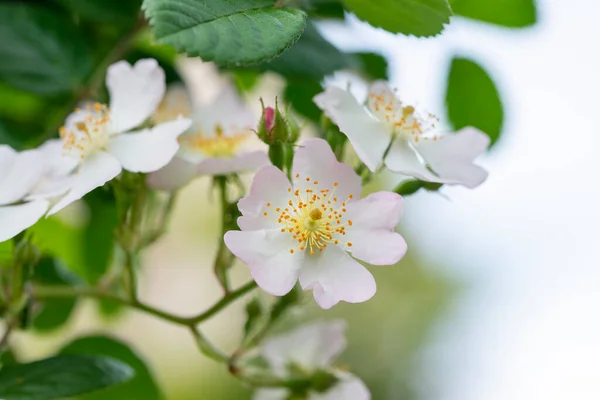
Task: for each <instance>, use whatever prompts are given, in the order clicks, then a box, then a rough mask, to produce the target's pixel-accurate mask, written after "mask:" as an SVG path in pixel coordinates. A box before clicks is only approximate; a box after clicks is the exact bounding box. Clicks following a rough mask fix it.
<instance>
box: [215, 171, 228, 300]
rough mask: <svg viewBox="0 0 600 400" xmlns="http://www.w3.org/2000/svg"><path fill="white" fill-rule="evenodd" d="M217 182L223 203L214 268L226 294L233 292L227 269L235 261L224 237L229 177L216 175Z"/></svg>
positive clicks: (226, 223)
mask: <svg viewBox="0 0 600 400" xmlns="http://www.w3.org/2000/svg"><path fill="white" fill-rule="evenodd" d="M215 182H216V184H217V186H218V190H219V195H220V197H219V199H220V203H221V235H220V237H219V249H218V250H217V257H216V258H215V263H214V267H213V269H214V272H215V275H216V277H217V280H218V281H219V284H220V285H221V287H222V288H223V291H224V292H225V295H228V294H229V292H231V285H230V283H229V274H228V273H227V272H228V271H227V270H228V269H229V268H230V267H231V264H232V263H233V257H232V256H231V253H230V252H229V249H228V248H227V246H226V245H225V241H224V239H223V236H224V235H225V231H226V230H227V226H228V220H227V217H228V215H227V212H228V208H229V201H228V199H227V197H228V196H227V178H226V177H225V176H217V177H215Z"/></svg>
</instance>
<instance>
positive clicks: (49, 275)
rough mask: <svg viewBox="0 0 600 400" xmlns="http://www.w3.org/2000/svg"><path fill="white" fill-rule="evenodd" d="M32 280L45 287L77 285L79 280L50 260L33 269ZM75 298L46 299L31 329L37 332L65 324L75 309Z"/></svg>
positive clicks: (59, 264)
mask: <svg viewBox="0 0 600 400" xmlns="http://www.w3.org/2000/svg"><path fill="white" fill-rule="evenodd" d="M33 280H34V281H35V282H38V283H42V284H46V285H72V286H74V285H78V284H80V283H81V279H79V277H77V276H76V275H75V274H73V273H72V272H71V271H69V270H68V269H67V268H66V267H65V266H64V265H62V263H61V262H60V261H58V260H55V259H52V258H44V259H43V260H42V261H40V262H39V263H38V265H37V266H36V267H35V270H34V273H33ZM75 304H76V299H75V298H59V299H47V300H44V302H43V303H42V304H41V307H42V309H41V310H40V311H39V312H38V313H37V315H35V317H34V319H33V327H34V328H35V329H37V330H39V331H48V330H52V329H56V328H59V327H60V326H62V325H63V324H64V323H66V322H67V321H68V319H69V317H70V316H71V313H72V312H73V309H74V308H75Z"/></svg>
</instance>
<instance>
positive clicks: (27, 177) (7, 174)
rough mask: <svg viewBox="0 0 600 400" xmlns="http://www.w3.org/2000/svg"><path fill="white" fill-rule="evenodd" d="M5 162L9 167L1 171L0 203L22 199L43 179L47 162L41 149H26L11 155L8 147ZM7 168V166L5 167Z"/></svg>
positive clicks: (5, 151) (9, 202)
mask: <svg viewBox="0 0 600 400" xmlns="http://www.w3.org/2000/svg"><path fill="white" fill-rule="evenodd" d="M3 153H4V156H3V158H4V160H5V161H4V163H5V164H6V165H8V164H9V163H10V161H9V160H10V159H11V158H12V163H11V165H10V166H8V167H7V169H5V170H2V171H1V172H0V174H1V175H0V205H4V204H11V203H15V202H17V201H19V200H22V199H23V198H25V196H27V194H28V193H29V192H30V191H31V190H32V189H33V188H34V187H35V185H36V184H37V183H38V182H39V181H40V179H42V177H43V175H44V172H45V169H46V164H45V162H44V158H43V156H42V153H41V152H40V151H39V150H26V151H22V152H19V153H16V154H14V156H10V155H9V153H10V151H7V150H6V149H5V150H4V151H3ZM5 168H6V167H5Z"/></svg>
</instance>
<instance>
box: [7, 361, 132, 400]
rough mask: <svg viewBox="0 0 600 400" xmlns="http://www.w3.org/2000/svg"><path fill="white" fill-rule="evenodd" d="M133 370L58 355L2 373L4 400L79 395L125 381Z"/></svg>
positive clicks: (116, 363)
mask: <svg viewBox="0 0 600 400" xmlns="http://www.w3.org/2000/svg"><path fill="white" fill-rule="evenodd" d="M132 376H133V370H132V369H131V368H130V367H128V366H127V365H125V364H123V363H122V362H119V361H116V360H113V359H111V358H107V357H100V356H95V357H90V356H56V357H52V358H48V359H46V360H41V361H36V362H33V363H30V364H14V365H6V366H4V367H3V368H2V369H1V370H0V397H1V398H2V399H4V400H52V399H60V398H63V397H70V396H77V395H80V394H83V393H89V392H93V391H96V390H100V389H104V388H107V387H110V386H114V385H117V384H119V383H122V382H125V381H127V380H128V379H130V378H131V377H132Z"/></svg>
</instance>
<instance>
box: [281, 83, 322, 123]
mask: <svg viewBox="0 0 600 400" xmlns="http://www.w3.org/2000/svg"><path fill="white" fill-rule="evenodd" d="M322 91H323V87H322V86H321V84H320V83H319V81H315V80H312V79H291V80H289V81H288V84H287V86H286V87H285V90H284V92H283V97H284V99H285V101H287V102H288V103H289V104H291V105H292V107H293V108H294V110H295V111H296V112H297V113H299V114H301V115H303V116H304V117H306V118H308V119H309V120H311V121H313V122H319V120H320V118H321V110H320V109H319V107H317V105H316V104H315V103H314V102H313V98H314V97H315V96H316V95H317V94H319V93H321V92H322Z"/></svg>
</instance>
